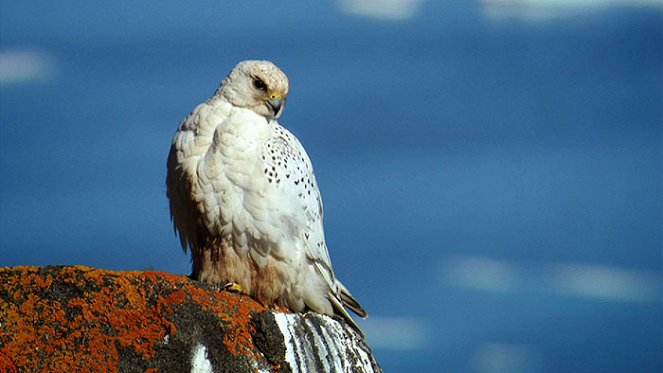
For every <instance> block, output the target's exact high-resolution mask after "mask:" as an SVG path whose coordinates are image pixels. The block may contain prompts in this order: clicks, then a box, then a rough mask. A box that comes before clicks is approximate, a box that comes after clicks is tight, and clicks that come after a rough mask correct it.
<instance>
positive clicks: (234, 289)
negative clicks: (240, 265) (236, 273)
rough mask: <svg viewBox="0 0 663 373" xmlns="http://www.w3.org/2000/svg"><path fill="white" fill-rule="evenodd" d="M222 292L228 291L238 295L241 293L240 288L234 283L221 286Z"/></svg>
mask: <svg viewBox="0 0 663 373" xmlns="http://www.w3.org/2000/svg"><path fill="white" fill-rule="evenodd" d="M223 290H226V291H229V292H231V293H240V292H242V287H241V286H239V284H238V283H236V282H229V283H227V284H225V285H223Z"/></svg>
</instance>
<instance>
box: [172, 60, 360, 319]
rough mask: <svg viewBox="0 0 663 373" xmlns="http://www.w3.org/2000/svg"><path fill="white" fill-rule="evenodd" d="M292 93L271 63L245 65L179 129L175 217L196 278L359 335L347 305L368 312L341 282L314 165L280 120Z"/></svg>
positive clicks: (174, 158)
mask: <svg viewBox="0 0 663 373" xmlns="http://www.w3.org/2000/svg"><path fill="white" fill-rule="evenodd" d="M288 89H289V81H288V77H287V76H286V75H285V74H284V73H283V72H282V71H281V70H280V69H279V68H278V67H276V66H275V65H274V64H272V63H271V62H268V61H243V62H240V63H239V64H238V65H237V66H236V67H235V68H234V69H233V70H232V71H231V72H230V74H229V75H228V76H227V77H226V78H225V80H224V81H223V83H222V84H221V86H220V87H219V89H218V90H217V91H216V92H215V93H214V95H213V96H212V97H211V98H210V99H208V100H207V101H206V102H204V103H202V104H200V105H198V106H197V107H196V108H195V109H194V110H193V112H191V114H189V116H187V117H186V118H185V119H184V121H182V123H181V124H180V126H179V129H178V130H177V133H176V134H175V138H174V139H173V144H172V147H171V148H170V154H169V156H168V176H167V179H166V184H167V187H168V192H167V194H168V198H169V200H170V213H171V216H172V219H173V223H174V226H175V229H176V230H177V232H178V233H179V237H180V241H181V244H182V248H183V249H184V251H185V252H186V250H187V246H188V247H189V248H190V249H191V256H192V262H193V273H192V277H193V278H194V279H196V280H199V281H204V282H208V283H212V284H218V285H225V284H228V283H235V284H238V285H239V286H240V287H241V291H242V292H244V293H247V294H249V295H251V296H252V297H254V298H256V299H258V300H259V301H261V302H263V303H265V304H280V305H283V306H286V307H288V308H289V309H291V310H293V311H296V312H302V311H305V310H308V309H310V310H313V311H315V312H319V313H323V314H327V315H340V316H342V317H343V318H344V319H345V320H347V321H348V322H349V323H350V324H351V325H352V326H353V327H355V328H356V329H357V330H359V328H358V327H357V325H356V323H355V322H354V321H353V320H352V318H351V317H350V315H349V314H348V312H347V311H346V310H345V308H344V306H345V307H348V308H349V309H351V310H352V311H354V312H355V313H356V314H357V315H359V316H361V317H366V311H364V309H363V308H362V307H361V305H359V303H358V302H357V301H356V300H355V299H354V297H353V296H352V294H350V292H349V291H348V289H347V288H346V287H345V286H343V284H342V283H341V282H340V281H339V280H338V279H336V276H334V271H333V269H332V265H331V260H330V259H329V252H328V251H327V245H326V243H325V236H324V229H323V225H322V215H323V210H322V200H321V198H320V191H319V190H318V185H317V183H316V181H315V176H314V175H313V167H312V166H311V161H310V160H309V157H308V155H307V154H306V151H305V150H304V147H302V145H301V143H300V142H299V141H298V140H297V138H296V137H295V136H294V135H293V134H292V133H290V132H289V131H288V130H287V129H285V128H284V127H282V126H281V125H279V123H278V122H277V121H276V119H278V118H279V117H280V116H281V113H282V112H283V108H284V105H285V100H286V97H287V96H288Z"/></svg>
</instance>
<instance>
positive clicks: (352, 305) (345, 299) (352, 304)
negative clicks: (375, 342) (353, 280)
mask: <svg viewBox="0 0 663 373" xmlns="http://www.w3.org/2000/svg"><path fill="white" fill-rule="evenodd" d="M336 285H337V286H338V289H339V291H340V293H341V302H342V303H343V305H344V306H346V307H348V308H349V309H351V310H352V312H354V313H356V314H357V315H358V316H359V317H361V318H366V316H368V313H367V312H366V310H365V309H364V308H363V307H362V306H361V304H359V302H358V301H357V300H356V299H355V297H353V296H352V293H350V290H348V288H346V287H345V286H344V285H343V284H342V283H341V282H340V281H338V280H337V281H336Z"/></svg>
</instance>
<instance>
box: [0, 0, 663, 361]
mask: <svg viewBox="0 0 663 373" xmlns="http://www.w3.org/2000/svg"><path fill="white" fill-rule="evenodd" d="M111 4H112V5H100V3H97V2H79V1H58V2H46V1H44V2H37V1H20V2H19V1H14V2H10V1H2V3H1V12H0V13H1V15H0V18H1V19H0V20H1V25H0V31H1V45H0V63H1V65H0V79H1V80H0V81H1V83H2V84H1V89H0V93H1V100H0V101H1V111H0V120H1V126H0V129H1V132H0V135H1V136H0V140H1V148H0V149H1V150H0V155H1V183H0V187H1V189H0V195H1V198H0V202H1V215H0V216H1V221H0V223H1V241H0V249H1V251H0V265H2V266H17V265H48V264H83V265H88V266H93V267H103V268H108V269H115V270H142V269H153V270H160V271H168V272H173V273H181V274H188V273H189V272H190V264H189V259H188V257H187V256H186V255H185V254H184V253H183V252H182V251H181V249H180V247H179V243H178V240H177V239H176V237H175V236H174V234H173V230H172V226H171V223H170V220H169V213H168V203H167V200H166V196H165V182H164V178H165V174H166V172H165V171H166V156H167V153H168V150H169V147H170V142H171V140H172V136H173V135H174V133H175V130H176V128H177V126H178V124H179V122H180V121H181V120H182V119H183V118H184V117H185V116H186V115H187V114H188V113H189V112H190V111H191V110H192V109H193V107H194V106H195V105H197V104H198V103H200V102H202V101H203V100H205V99H206V98H208V97H209V96H210V95H211V94H212V93H213V92H214V90H215V89H216V88H217V86H218V84H219V83H220V81H221V80H222V79H223V78H224V76H225V75H226V74H227V73H228V72H229V71H230V69H232V67H233V66H234V65H235V64H236V63H237V62H239V61H240V60H243V59H269V60H272V61H274V62H275V63H276V64H277V65H279V66H280V67H281V68H282V69H283V70H284V71H285V72H286V73H287V74H288V75H289V76H290V81H291V94H290V97H289V100H288V106H287V108H286V110H285V113H284V115H283V117H282V118H281V123H283V124H285V125H286V126H287V127H288V128H290V129H291V131H292V132H294V133H295V134H296V135H297V136H298V137H299V138H300V140H301V141H302V143H303V144H304V145H305V146H306V148H307V149H308V151H309V154H310V157H311V159H312V160H313V163H314V165H315V169H316V174H317V177H318V182H319V185H320V188H321V190H322V194H323V197H324V201H325V211H326V216H325V226H326V233H327V239H328V243H329V247H330V251H331V256H332V260H333V262H334V267H335V269H336V272H337V275H338V277H339V278H341V279H342V280H343V282H344V283H345V284H346V285H347V286H348V287H349V288H350V289H351V290H352V292H353V293H354V295H356V297H357V298H358V299H359V300H360V301H361V302H362V304H363V305H364V306H365V308H366V309H367V310H368V311H369V314H370V316H369V318H368V320H365V321H360V324H361V326H362V327H363V328H364V329H365V331H366V333H367V335H368V339H369V343H370V345H371V346H372V348H373V350H374V352H375V354H376V356H377V359H378V361H379V362H380V363H381V365H382V367H383V368H384V369H385V371H387V372H432V371H440V372H480V373H481V372H489V373H490V372H660V371H662V370H663V361H662V357H661V352H662V351H663V346H662V344H663V342H662V338H663V337H662V333H663V332H662V331H663V316H662V315H663V312H662V310H663V307H662V299H661V297H662V294H663V291H662V286H661V284H662V275H661V269H662V262H661V242H662V229H661V223H662V221H661V217H662V211H663V209H662V207H663V206H662V193H661V191H662V185H661V174H662V167H661V156H662V152H661V151H662V149H661V148H662V138H661V128H662V123H663V1H654V0H650V1H643V0H641V1H626V0H612V1H611V0H602V1H601V0H595V1H580V0H578V1H574V0H511V1H509V0H503V1H498V0H494V1H460V0H458V1H424V0H400V1H399V0H366V1H360V0H357V1H353V0H340V1H335V2H334V1H332V2H330V1H326V2H321V3H319V4H315V5H312V2H307V1H292V2H287V3H285V2H272V1H257V2H240V1H235V2H221V1H202V2H190V3H184V2H179V1H170V2H153V3H148V2H135V1H127V0H119V1H114V2H112V3H111Z"/></svg>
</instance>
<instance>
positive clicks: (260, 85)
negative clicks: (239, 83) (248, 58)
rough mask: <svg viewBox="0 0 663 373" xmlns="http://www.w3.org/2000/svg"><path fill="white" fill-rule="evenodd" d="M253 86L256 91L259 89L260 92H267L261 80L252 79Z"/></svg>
mask: <svg viewBox="0 0 663 373" xmlns="http://www.w3.org/2000/svg"><path fill="white" fill-rule="evenodd" d="M253 86H254V87H256V89H259V90H261V91H266V90H267V86H266V85H265V82H263V81H262V80H260V79H258V78H256V79H253Z"/></svg>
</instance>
